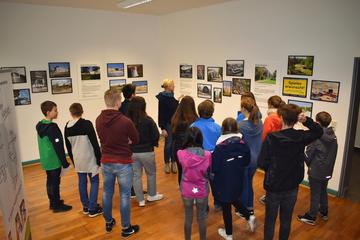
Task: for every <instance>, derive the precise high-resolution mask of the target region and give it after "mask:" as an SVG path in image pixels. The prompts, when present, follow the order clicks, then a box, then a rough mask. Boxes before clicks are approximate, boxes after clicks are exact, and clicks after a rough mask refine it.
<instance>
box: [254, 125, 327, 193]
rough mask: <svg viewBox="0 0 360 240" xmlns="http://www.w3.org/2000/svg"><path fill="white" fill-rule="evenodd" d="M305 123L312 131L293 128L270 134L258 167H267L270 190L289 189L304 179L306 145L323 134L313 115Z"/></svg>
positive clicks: (262, 149)
mask: <svg viewBox="0 0 360 240" xmlns="http://www.w3.org/2000/svg"><path fill="white" fill-rule="evenodd" d="M304 126H306V127H307V128H309V131H304V130H295V129H294V128H289V129H284V130H280V131H277V132H272V133H269V134H268V135H267V136H266V138H265V140H264V142H263V143H262V146H261V151H260V155H259V157H258V167H260V168H262V169H264V170H265V179H264V189H265V190H266V191H270V192H282V191H288V190H291V189H294V188H296V187H297V186H298V185H299V184H300V183H301V181H302V180H303V179H304V148H305V146H306V145H308V144H310V143H312V142H313V141H315V140H316V139H318V138H320V137H321V135H322V134H323V129H322V127H321V126H320V125H319V124H317V123H315V122H314V121H313V120H312V119H311V118H307V120H306V122H305V123H304Z"/></svg>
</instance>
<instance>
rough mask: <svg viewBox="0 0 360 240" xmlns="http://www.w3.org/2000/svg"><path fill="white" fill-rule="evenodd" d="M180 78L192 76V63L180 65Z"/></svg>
mask: <svg viewBox="0 0 360 240" xmlns="http://www.w3.org/2000/svg"><path fill="white" fill-rule="evenodd" d="M180 78H192V65H180Z"/></svg>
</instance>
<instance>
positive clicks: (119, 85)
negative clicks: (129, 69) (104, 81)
mask: <svg viewBox="0 0 360 240" xmlns="http://www.w3.org/2000/svg"><path fill="white" fill-rule="evenodd" d="M125 84H126V79H114V80H109V87H110V89H117V90H120V91H122V89H123V87H124V86H125Z"/></svg>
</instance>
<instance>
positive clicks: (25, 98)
mask: <svg viewBox="0 0 360 240" xmlns="http://www.w3.org/2000/svg"><path fill="white" fill-rule="evenodd" d="M13 93H14V103H15V106H19V105H30V104H31V98H30V89H29V88H26V89H14V90H13Z"/></svg>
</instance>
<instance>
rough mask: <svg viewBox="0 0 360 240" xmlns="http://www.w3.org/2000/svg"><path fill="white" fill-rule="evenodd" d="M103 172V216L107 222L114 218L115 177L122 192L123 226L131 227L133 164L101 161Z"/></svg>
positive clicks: (121, 211)
mask: <svg viewBox="0 0 360 240" xmlns="http://www.w3.org/2000/svg"><path fill="white" fill-rule="evenodd" d="M101 168H102V174H103V183H104V188H103V196H102V204H103V211H104V214H103V217H104V218H105V221H106V222H107V223H109V222H111V220H112V198H113V195H114V187H115V179H117V181H118V185H119V192H120V215H121V225H122V228H123V229H124V228H128V227H130V189H131V186H132V182H133V175H134V172H133V167H132V164H121V163H101Z"/></svg>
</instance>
